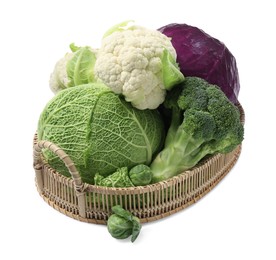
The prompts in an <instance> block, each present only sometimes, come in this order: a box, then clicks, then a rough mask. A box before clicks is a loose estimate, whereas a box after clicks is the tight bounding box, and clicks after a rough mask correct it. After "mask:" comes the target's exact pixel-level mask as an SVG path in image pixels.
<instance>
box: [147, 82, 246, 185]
mask: <svg viewBox="0 0 276 260" xmlns="http://www.w3.org/2000/svg"><path fill="white" fill-rule="evenodd" d="M164 105H165V106H166V107H167V108H168V109H170V111H171V124H170V128H169V130H168V133H167V136H166V140H165V147H164V149H163V150H162V151H161V152H160V153H159V154H158V155H157V157H156V158H155V159H154V161H153V162H152V164H151V170H152V174H153V176H152V182H158V181H162V180H165V179H168V178H170V177H172V176H175V175H177V174H179V173H181V172H182V171H184V170H187V169H190V168H192V167H193V166H195V165H196V164H197V163H198V162H199V161H200V160H201V159H203V158H204V157H205V156H206V155H212V154H215V153H228V152H230V151H232V150H233V149H234V148H235V147H236V146H237V145H238V144H240V143H241V142H242V140H243V125H242V124H241V122H240V113H239V110H238V109H237V107H236V106H235V105H233V104H232V103H231V102H230V101H229V99H228V98H227V97H226V96H225V94H224V93H223V92H222V91H221V89H219V88H218V87H217V86H215V85H211V84H209V83H207V81H205V80H203V79H200V78H197V77H187V78H186V79H185V81H184V82H183V83H182V84H181V85H179V86H178V88H177V89H174V91H172V92H170V93H169V94H168V95H167V97H166V100H165V103H164Z"/></svg>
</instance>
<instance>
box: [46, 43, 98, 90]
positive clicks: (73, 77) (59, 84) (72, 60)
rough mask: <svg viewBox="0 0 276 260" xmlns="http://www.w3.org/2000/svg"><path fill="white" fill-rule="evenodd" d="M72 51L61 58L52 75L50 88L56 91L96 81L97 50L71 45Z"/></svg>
mask: <svg viewBox="0 0 276 260" xmlns="http://www.w3.org/2000/svg"><path fill="white" fill-rule="evenodd" d="M70 49H71V51H72V52H69V53H66V55H65V56H64V57H63V58H62V59H60V60H59V61H58V62H57V63H56V65H55V68H54V71H53V73H52V74H51V77H50V82H49V83H50V88H51V90H52V91H53V92H54V93H57V92H58V91H60V90H62V89H65V88H68V87H74V86H78V85H81V84H87V83H91V82H95V81H96V80H95V75H94V65H95V61H96V50H93V49H91V48H90V47H88V46H86V47H77V46H75V45H74V44H71V45H70Z"/></svg>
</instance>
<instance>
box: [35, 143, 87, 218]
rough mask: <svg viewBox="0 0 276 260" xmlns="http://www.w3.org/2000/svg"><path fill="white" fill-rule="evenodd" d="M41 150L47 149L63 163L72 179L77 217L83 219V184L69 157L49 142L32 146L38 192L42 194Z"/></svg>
mask: <svg viewBox="0 0 276 260" xmlns="http://www.w3.org/2000/svg"><path fill="white" fill-rule="evenodd" d="M42 149H49V150H50V151H52V152H53V153H54V154H56V155H57V156H58V157H59V158H60V159H61V160H62V161H63V162H64V164H65V166H66V167H67V169H68V170H69V172H70V174H71V176H72V178H73V182H74V186H75V191H76V195H77V197H78V206H79V215H80V216H81V217H85V215H86V214H85V187H86V186H85V183H83V182H82V180H81V177H80V174H79V172H78V170H77V168H76V166H75V164H74V162H73V161H72V160H71V158H70V157H69V155H68V154H66V153H65V152H64V151H63V150H62V149H61V148H60V147H58V146H57V145H55V144H54V143H52V142H49V141H38V142H37V143H36V144H35V145H34V154H33V156H34V169H35V172H36V180H37V186H38V190H39V192H40V193H42V192H43V176H42V165H43V162H42V157H41V153H42Z"/></svg>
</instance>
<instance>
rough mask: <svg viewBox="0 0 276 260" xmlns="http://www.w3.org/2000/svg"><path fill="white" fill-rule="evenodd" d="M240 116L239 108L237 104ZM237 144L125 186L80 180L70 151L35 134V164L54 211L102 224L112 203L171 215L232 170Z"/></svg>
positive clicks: (145, 218) (144, 218)
mask: <svg viewBox="0 0 276 260" xmlns="http://www.w3.org/2000/svg"><path fill="white" fill-rule="evenodd" d="M238 107H239V109H240V112H241V121H242V122H243V123H244V111H243V108H242V106H241V105H240V104H238ZM42 149H50V150H51V151H53V152H54V153H55V154H57V155H58V156H59V158H60V159H61V160H63V162H64V163H65V165H66V166H67V168H68V169H69V171H70V173H71V175H72V178H68V177H65V176H63V175H61V174H59V173H58V172H57V171H55V170H54V169H52V168H51V167H50V166H49V165H48V164H47V163H46V162H45V161H44V159H43V156H42ZM240 153H241V145H239V146H238V147H237V148H236V149H235V150H234V151H232V152H230V153H228V154H217V155H215V156H213V157H211V158H208V159H206V160H205V161H203V162H201V163H200V164H199V165H197V166H196V167H195V168H193V169H191V170H189V171H185V172H183V173H181V174H179V175H177V176H175V177H173V178H171V179H169V180H166V181H162V182H159V183H156V184H151V185H147V186H141V187H130V188H110V187H101V186H95V185H90V184H87V183H83V182H82V180H81V178H80V175H79V173H78V171H77V169H76V167H75V165H74V163H73V162H72V161H71V159H70V158H69V156H68V155H67V154H66V153H65V152H64V151H63V150H62V149H60V148H59V147H58V146H56V145H55V144H53V143H51V142H48V141H37V138H36V136H35V138H34V169H35V173H36V177H35V181H36V185H37V189H38V192H39V194H40V195H41V196H42V198H43V199H44V200H45V201H46V202H47V203H48V204H49V205H50V206H52V207H53V208H55V209H56V210H58V211H59V212H61V213H63V214H65V215H67V216H69V217H72V218H74V219H77V220H80V221H85V222H89V223H99V224H106V222H107V219H108V216H109V215H110V214H111V207H112V206H114V205H117V204H120V205H122V207H124V208H125V209H127V210H129V211H131V212H132V213H133V214H134V215H135V216H137V217H139V218H140V220H141V222H149V221H153V220H157V219H160V218H163V217H166V216H168V215H171V214H173V213H175V212H177V211H179V210H182V209H184V208H186V207H188V206H189V205H191V204H193V203H195V202H196V201H197V200H198V199H200V198H201V197H203V196H204V195H205V194H207V193H208V192H209V191H211V190H212V189H213V188H214V187H215V186H216V185H217V184H218V183H219V182H220V181H221V180H222V178H223V177H224V176H225V175H226V174H227V173H228V172H229V171H230V170H231V169H232V167H233V166H234V165H235V163H236V161H237V159H238V158H239V155H240Z"/></svg>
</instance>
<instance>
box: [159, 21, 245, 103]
mask: <svg viewBox="0 0 276 260" xmlns="http://www.w3.org/2000/svg"><path fill="white" fill-rule="evenodd" d="M159 31H160V32H162V33H163V34H164V35H166V36H168V37H170V38H171V41H172V45H173V46H174V48H175V50H176V52H177V62H178V63H179V67H180V70H181V72H182V73H183V74H184V75H185V76H197V77H200V78H203V79H205V80H207V81H208V82H209V83H211V84H215V85H217V86H219V87H220V88H221V89H222V90H223V92H224V93H225V94H226V96H227V97H228V98H229V99H230V100H231V101H232V102H233V103H236V102H237V98H238V94H239V90H240V82H239V74H238V68H237V64H236V59H235V57H234V56H233V55H232V53H231V52H230V51H229V49H228V48H227V47H226V46H225V44H223V43H222V42H220V41H219V40H217V39H215V38H213V37H212V36H210V35H208V34H207V33H205V32H204V31H203V30H200V29H199V28H197V27H194V26H190V25H187V24H177V23H173V24H168V25H166V26H164V27H162V28H160V29H159Z"/></svg>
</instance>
